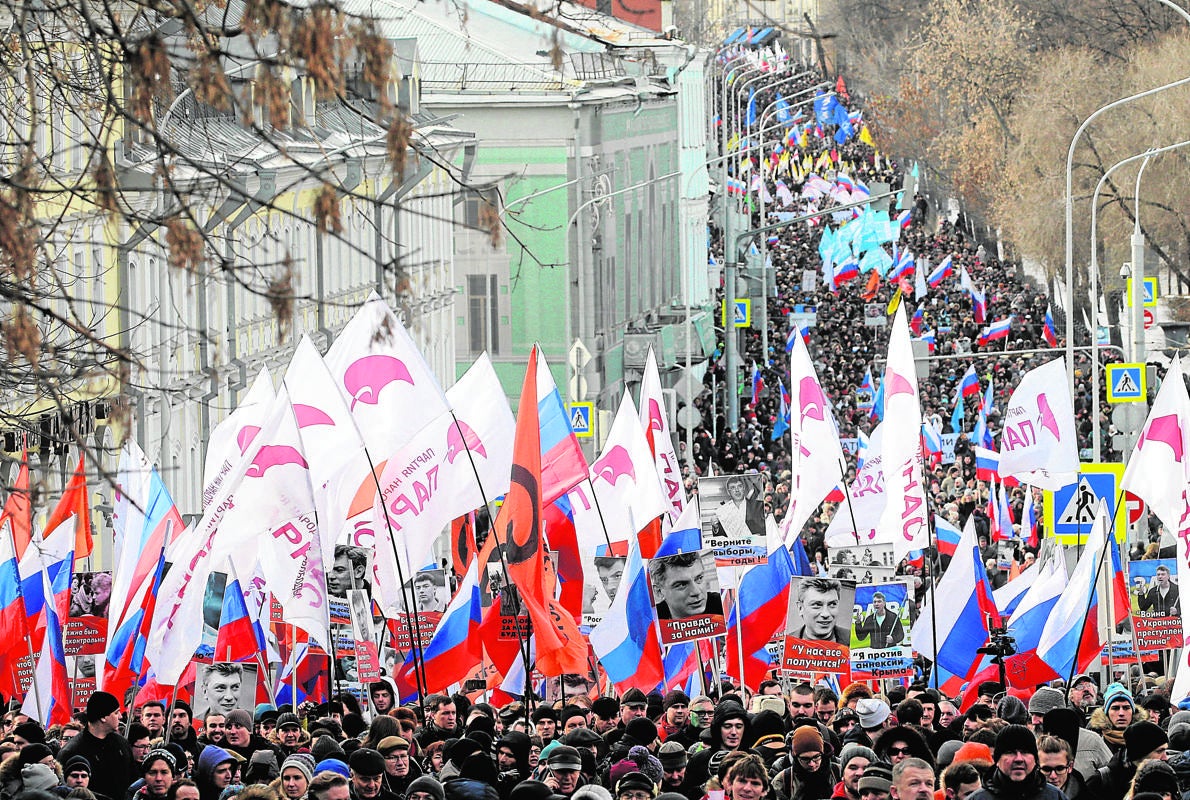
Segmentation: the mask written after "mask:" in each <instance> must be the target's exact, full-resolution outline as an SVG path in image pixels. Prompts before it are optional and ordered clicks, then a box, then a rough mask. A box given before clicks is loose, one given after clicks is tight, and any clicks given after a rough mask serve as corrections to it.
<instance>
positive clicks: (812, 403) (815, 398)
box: [798, 377, 826, 422]
mask: <svg viewBox="0 0 1190 800" xmlns="http://www.w3.org/2000/svg"><path fill="white" fill-rule="evenodd" d="M798 400H799V402H800V403H801V406H802V407H801V416H802V419H805V418H806V417H809V418H810V419H816V420H818V421H819V422H825V421H826V395H824V394H823V393H822V387H821V386H819V385H818V381H816V380H814V379H813V378H810V377H806V378H802V379H801V381H800V382H799V383H798Z"/></svg>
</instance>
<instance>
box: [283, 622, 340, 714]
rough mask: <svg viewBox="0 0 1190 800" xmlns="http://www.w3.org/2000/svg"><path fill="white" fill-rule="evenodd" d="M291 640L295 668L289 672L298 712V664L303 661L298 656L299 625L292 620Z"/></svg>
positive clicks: (295, 711) (291, 654)
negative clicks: (296, 625)
mask: <svg viewBox="0 0 1190 800" xmlns="http://www.w3.org/2000/svg"><path fill="white" fill-rule="evenodd" d="M327 628H328V629H329V628H330V625H329V624H328V625H327ZM289 641H290V642H291V644H290V645H289V646H290V648H291V650H290V657H291V658H292V659H293V670H292V671H291V672H290V673H289V677H290V679H291V683H292V688H291V689H290V691H291V692H292V693H293V696H292V697H291V698H290V700H292V701H293V711H294V713H295V714H296V713H297V710H298V696H297V674H298V664H300V663H301V658H300V657H299V656H298V649H297V627H295V626H294V624H293V623H292V622H291V623H289ZM331 647H334V643H333V642H332V644H331ZM307 652H308V649H307Z"/></svg>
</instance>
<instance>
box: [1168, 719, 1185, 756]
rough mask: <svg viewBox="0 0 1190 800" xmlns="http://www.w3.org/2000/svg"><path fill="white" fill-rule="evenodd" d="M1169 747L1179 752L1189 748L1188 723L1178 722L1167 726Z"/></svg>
mask: <svg viewBox="0 0 1190 800" xmlns="http://www.w3.org/2000/svg"><path fill="white" fill-rule="evenodd" d="M1169 749H1170V750H1177V751H1178V752H1180V753H1184V752H1186V751H1187V750H1190V724H1187V723H1185V722H1179V723H1178V724H1177V725H1170V726H1169Z"/></svg>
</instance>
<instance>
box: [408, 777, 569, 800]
mask: <svg viewBox="0 0 1190 800" xmlns="http://www.w3.org/2000/svg"><path fill="white" fill-rule="evenodd" d="M416 782H417V781H414V783H416ZM412 790H413V784H410V785H409V790H408V791H412ZM408 791H407V793H408ZM444 796H445V795H444ZM508 800H566V798H565V797H564V796H563V795H560V794H554V790H553V789H551V788H550V787H549V785H548V784H545V783H542V782H541V781H535V780H527V781H521V782H520V783H518V784H517V785H516V786H514V787H513V789H512V792H511V793H510V794H509V795H508Z"/></svg>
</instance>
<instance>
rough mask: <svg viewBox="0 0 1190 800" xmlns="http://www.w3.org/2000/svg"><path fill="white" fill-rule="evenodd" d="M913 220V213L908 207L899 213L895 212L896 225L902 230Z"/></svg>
mask: <svg viewBox="0 0 1190 800" xmlns="http://www.w3.org/2000/svg"><path fill="white" fill-rule="evenodd" d="M912 221H913V213H912V212H911V211H910V210H909V209H905V210H904V211H902V212H901V213H900V214H897V225H898V226H899V227H900V228H901V230H904V229H905V228H908V227H909V223H910V222H912Z"/></svg>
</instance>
